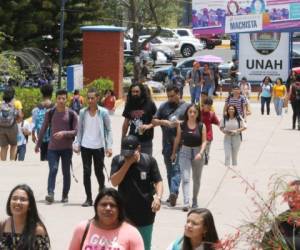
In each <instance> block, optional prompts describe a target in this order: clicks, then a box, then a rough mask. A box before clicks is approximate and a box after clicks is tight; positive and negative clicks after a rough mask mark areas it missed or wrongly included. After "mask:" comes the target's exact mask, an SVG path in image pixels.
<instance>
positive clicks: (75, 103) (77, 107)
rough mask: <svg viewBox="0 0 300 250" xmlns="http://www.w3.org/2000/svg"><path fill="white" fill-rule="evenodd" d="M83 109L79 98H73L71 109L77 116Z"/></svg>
mask: <svg viewBox="0 0 300 250" xmlns="http://www.w3.org/2000/svg"><path fill="white" fill-rule="evenodd" d="M81 107H82V105H81V103H80V100H79V97H73V99H72V103H71V109H73V110H74V111H75V112H76V113H77V114H79V111H80V109H81Z"/></svg>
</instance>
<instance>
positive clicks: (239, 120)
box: [223, 116, 243, 141]
mask: <svg viewBox="0 0 300 250" xmlns="http://www.w3.org/2000/svg"><path fill="white" fill-rule="evenodd" d="M241 120H242V118H241V117H240V116H239V117H237V121H238V128H241ZM225 123H226V117H225V116H223V126H224V128H225ZM240 137H241V141H242V140H243V135H242V132H240Z"/></svg>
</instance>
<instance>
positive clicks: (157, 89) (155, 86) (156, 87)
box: [145, 80, 166, 93]
mask: <svg viewBox="0 0 300 250" xmlns="http://www.w3.org/2000/svg"><path fill="white" fill-rule="evenodd" d="M145 84H146V85H147V86H149V87H150V88H151V89H152V91H153V93H163V92H165V90H166V88H165V86H164V85H163V84H162V83H161V82H157V81H153V80H149V81H146V82H145Z"/></svg>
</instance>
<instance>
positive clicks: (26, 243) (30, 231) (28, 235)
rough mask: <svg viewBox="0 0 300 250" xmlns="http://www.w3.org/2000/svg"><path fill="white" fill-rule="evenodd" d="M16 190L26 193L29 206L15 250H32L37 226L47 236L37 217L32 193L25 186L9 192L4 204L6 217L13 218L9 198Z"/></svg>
mask: <svg viewBox="0 0 300 250" xmlns="http://www.w3.org/2000/svg"><path fill="white" fill-rule="evenodd" d="M18 189H20V190H23V191H25V192H26V194H27V196H28V202H29V206H28V211H27V214H26V222H25V227H24V229H23V232H22V235H21V239H20V242H19V244H18V246H17V249H18V250H25V249H26V250H34V249H35V240H36V228H37V226H38V225H40V226H42V227H43V228H44V230H45V231H46V235H47V236H48V232H47V229H46V227H45V225H44V223H43V222H42V220H41V219H40V217H39V214H38V210H37V207H36V202H35V198H34V194H33V191H32V189H31V188H30V187H29V186H28V185H27V184H20V185H17V186H16V187H14V188H13V189H12V190H11V192H10V194H9V196H8V199H7V203H6V213H7V215H9V216H11V217H12V216H13V215H12V212H11V209H10V202H11V198H12V195H13V193H14V192H15V191H16V190H18ZM48 237H49V236H48Z"/></svg>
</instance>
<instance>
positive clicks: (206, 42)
mask: <svg viewBox="0 0 300 250" xmlns="http://www.w3.org/2000/svg"><path fill="white" fill-rule="evenodd" d="M195 37H196V38H198V39H199V40H200V41H201V42H202V44H203V46H204V48H205V49H214V48H215V47H216V46H219V45H221V44H222V39H221V37H220V36H219V35H217V34H201V35H195Z"/></svg>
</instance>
